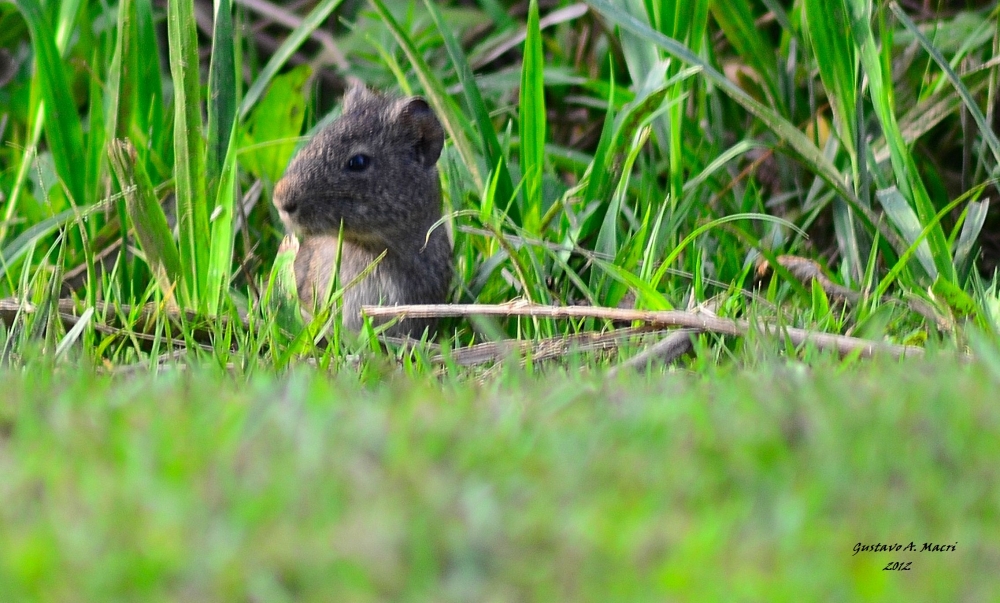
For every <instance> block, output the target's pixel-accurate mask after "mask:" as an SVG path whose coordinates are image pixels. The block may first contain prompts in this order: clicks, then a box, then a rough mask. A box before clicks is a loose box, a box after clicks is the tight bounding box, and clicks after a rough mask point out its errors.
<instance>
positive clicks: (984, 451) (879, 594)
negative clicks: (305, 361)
mask: <svg viewBox="0 0 1000 603" xmlns="http://www.w3.org/2000/svg"><path fill="white" fill-rule="evenodd" d="M996 378H997V375H996V374H995V373H994V374H992V375H991V374H990V373H989V372H988V371H987V370H986V368H985V367H983V366H979V365H958V364H955V363H954V362H952V361H950V360H946V359H938V360H935V361H930V362H910V363H907V364H905V365H899V364H896V363H884V362H879V363H874V364H861V365H858V366H855V367H852V368H848V369H846V370H844V369H843V368H841V367H837V366H836V365H835V364H831V363H828V362H820V363H818V365H816V366H813V367H808V366H806V365H803V364H789V365H785V366H782V367H777V368H758V369H751V370H748V371H732V370H723V371H719V370H712V369H709V370H706V371H704V372H702V373H700V374H694V373H687V374H685V373H673V374H667V375H660V376H651V377H649V378H639V379H637V378H635V377H634V376H629V377H628V378H626V379H621V380H616V381H606V380H604V379H602V378H601V376H600V374H599V373H593V372H590V371H584V372H583V373H581V372H580V371H579V369H570V370H566V371H555V372H554V373H552V374H550V375H549V377H548V378H547V379H546V380H545V381H541V380H538V379H535V378H532V377H530V376H528V375H525V374H523V373H519V372H517V371H513V372H508V373H507V374H506V375H505V376H504V379H503V380H502V382H497V381H494V382H493V383H491V384H488V385H483V386H479V387H470V386H469V384H468V383H467V382H466V381H464V380H454V379H445V380H444V381H436V380H428V379H414V378H411V377H406V376H405V375H403V374H402V373H401V372H400V371H399V370H398V369H394V368H391V367H382V368H381V369H379V370H376V372H375V373H369V376H368V377H366V378H365V379H364V380H363V382H360V381H359V380H358V379H357V378H356V377H352V376H350V375H349V374H342V375H340V376H336V377H330V376H327V375H323V374H318V373H317V372H316V371H314V370H311V369H307V368H305V367H301V368H300V369H297V370H293V371H291V372H290V373H289V374H288V375H287V376H285V377H282V378H278V379H276V378H273V377H269V376H258V377H249V378H247V377H245V376H235V375H234V376H231V377H224V376H220V375H218V374H217V373H214V372H212V371H208V372H206V371H204V370H195V371H191V372H186V371H179V370H174V369H171V370H166V371H164V372H163V373H162V374H160V375H158V376H152V375H141V376H135V377H126V378H117V379H110V378H106V377H95V376H93V374H91V373H89V372H87V371H83V372H80V371H57V372H55V373H53V374H48V375H46V374H40V373H39V372H32V373H30V374H28V375H18V374H14V373H10V372H8V373H6V374H4V375H2V376H0V388H2V390H3V391H4V393H5V395H4V400H5V403H4V405H3V406H2V415H0V433H2V435H0V450H2V454H0V473H2V474H3V476H4V479H3V480H2V485H0V491H2V498H3V501H4V504H3V505H2V507H0V550H2V551H3V555H0V599H2V600H4V601H32V600H38V601H42V600H44V601H79V600H87V601H97V600H100V601H116V600H133V601H134V600H143V601H158V600H179V599H184V600H189V601H219V600H262V601H329V600H349V601H378V600H434V601H470V600H474V601H510V600H528V601H663V600H677V601H742V600H767V601H802V600H828V601H899V600H908V601H959V600H967V601H969V600H975V601H986V600H992V598H994V597H995V596H996V593H995V588H994V587H995V584H996V578H995V570H996V565H997V562H998V559H1000V548H998V542H1000V523H998V522H997V517H998V515H1000V506H998V504H1000V476H998V472H997V466H996V458H997V456H998V454H1000V408H998V406H997V405H996V396H995V387H997V385H998V384H1000V382H998V381H997V380H996ZM911 541H913V542H916V543H917V548H918V550H919V549H920V548H922V546H923V543H924V542H933V543H938V544H954V543H956V542H957V543H958V544H957V550H956V551H955V552H948V553H929V552H924V553H919V552H918V553H896V554H889V553H859V554H857V555H854V547H855V545H856V544H857V543H859V542H862V543H865V544H872V543H877V542H882V543H895V542H901V543H903V544H904V545H905V544H908V543H909V542H911ZM897 560H898V561H910V562H912V566H911V567H912V570H910V571H909V572H889V571H883V569H882V568H883V567H885V566H886V564H887V563H889V562H891V561H897Z"/></svg>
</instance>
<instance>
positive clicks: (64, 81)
mask: <svg viewBox="0 0 1000 603" xmlns="http://www.w3.org/2000/svg"><path fill="white" fill-rule="evenodd" d="M16 4H17V6H18V8H20V10H21V14H22V15H23V17H24V21H25V23H26V24H27V26H28V31H29V32H30V33H31V46H32V51H33V52H34V56H35V70H36V71H35V77H37V78H38V82H39V90H40V92H41V101H42V103H43V106H44V111H43V115H44V117H43V119H44V120H45V122H44V129H45V138H46V140H47V141H48V146H49V149H50V150H51V153H52V161H53V163H54V164H55V168H56V172H57V173H58V174H59V178H60V180H62V183H63V185H64V186H65V187H66V191H67V193H68V195H69V196H70V197H71V198H72V199H73V200H74V202H75V203H76V204H82V203H86V202H87V199H86V198H85V195H84V187H85V173H84V171H85V169H86V166H85V162H84V161H81V159H82V158H83V157H85V151H84V146H83V126H82V124H81V123H80V114H79V113H78V112H77V110H76V106H75V104H74V103H73V94H72V93H71V91H70V88H69V78H68V77H67V73H66V65H67V64H66V62H65V61H63V60H62V55H61V53H60V51H59V48H58V47H57V45H56V39H55V37H54V34H53V32H52V28H51V27H50V26H49V22H48V20H47V19H46V17H45V13H44V10H43V9H42V6H41V4H39V2H38V0H17V2H16ZM69 4H70V5H72V4H73V3H69ZM67 15H68V13H67ZM67 18H75V13H73V14H72V15H68V16H67ZM63 23H65V21H63ZM60 27H62V28H63V30H64V31H66V32H68V31H69V26H68V25H63V24H62V23H61V24H60ZM64 35H67V36H68V33H65V34H64Z"/></svg>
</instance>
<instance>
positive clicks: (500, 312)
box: [362, 301, 924, 358]
mask: <svg viewBox="0 0 1000 603" xmlns="http://www.w3.org/2000/svg"><path fill="white" fill-rule="evenodd" d="M362 311H363V312H364V313H365V314H366V315H368V316H370V317H372V318H391V317H396V316H399V317H402V318H443V317H467V316H530V317H539V318H554V319H565V318H596V319H604V320H615V321H628V322H632V321H636V322H643V323H647V324H649V325H651V326H654V327H687V328H691V329H700V330H703V331H708V332H711V333H718V334H720V335H729V336H734V337H739V336H743V335H746V334H748V333H750V332H755V331H756V332H761V333H762V334H766V335H773V336H776V337H786V338H788V340H789V341H791V342H792V343H793V344H794V345H797V346H798V345H803V344H807V343H808V344H810V345H814V346H816V347H817V348H820V349H824V350H833V351H836V352H837V353H838V354H840V355H847V354H853V353H857V354H859V355H860V356H861V357H863V358H870V357H872V356H876V355H878V354H887V355H889V356H892V357H894V358H901V357H904V356H911V357H913V356H921V355H923V353H924V350H923V348H918V347H915V346H906V345H895V344H890V343H884V342H879V341H870V340H867V339H860V338H857V337H848V336H846V335H835V334H831V333H821V332H818V331H810V330H808V329H799V328H795V327H786V326H782V325H776V324H770V323H764V322H757V321H754V322H750V321H747V320H734V319H729V318H719V317H717V316H711V315H709V314H705V313H703V312H685V311H682V310H665V311H647V310H629V309H623V308H600V307H593V306H545V305H540V304H532V303H528V302H523V301H515V302H509V303H506V304H496V305H486V304H431V305H409V306H387V307H383V306H363V307H362Z"/></svg>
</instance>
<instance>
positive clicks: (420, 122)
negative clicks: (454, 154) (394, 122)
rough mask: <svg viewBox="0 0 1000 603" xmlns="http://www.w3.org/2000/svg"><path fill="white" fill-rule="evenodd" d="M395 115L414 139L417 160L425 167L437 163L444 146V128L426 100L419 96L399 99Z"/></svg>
mask: <svg viewBox="0 0 1000 603" xmlns="http://www.w3.org/2000/svg"><path fill="white" fill-rule="evenodd" d="M396 115H397V118H398V120H399V123H400V124H402V125H403V126H404V127H405V128H406V129H407V130H408V131H409V132H412V134H413V136H414V138H415V139H416V140H415V141H414V151H415V152H416V155H417V161H419V162H420V163H421V164H423V165H424V166H426V167H431V166H432V165H434V164H435V163H437V160H438V157H440V156H441V148H442V147H443V146H444V129H442V128H441V122H439V121H438V118H437V116H436V115H434V111H432V110H431V107H430V105H428V104H427V101H426V100H424V99H423V98H420V97H419V96H411V97H410V98H404V99H400V100H399V102H398V104H397V111H396Z"/></svg>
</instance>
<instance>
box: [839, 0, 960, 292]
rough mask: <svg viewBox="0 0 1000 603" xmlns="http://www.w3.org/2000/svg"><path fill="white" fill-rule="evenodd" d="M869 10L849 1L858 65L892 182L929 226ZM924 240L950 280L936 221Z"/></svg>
mask: <svg viewBox="0 0 1000 603" xmlns="http://www.w3.org/2000/svg"><path fill="white" fill-rule="evenodd" d="M870 10H871V6H870V5H868V4H867V3H866V2H864V0H850V4H849V12H850V18H851V31H852V34H853V36H854V41H855V44H856V45H857V47H858V51H859V56H860V59H861V66H862V68H863V69H864V72H865V74H866V75H867V76H868V89H869V92H870V96H871V99H872V106H873V108H874V110H875V115H876V116H877V117H878V120H879V123H880V125H881V126H882V134H883V136H884V137H885V140H886V144H887V145H888V147H889V159H890V161H891V163H892V168H893V172H894V173H895V176H896V185H897V186H898V187H899V191H900V193H901V194H902V195H903V197H904V198H906V199H907V200H908V201H909V202H910V203H911V204H912V207H913V208H914V210H915V211H916V214H917V218H918V219H919V221H920V223H921V224H923V225H929V224H932V223H933V222H932V221H933V220H934V215H935V210H934V204H933V203H932V202H931V199H930V195H928V193H927V189H926V187H925V186H924V182H923V180H922V179H921V177H920V171H919V170H917V166H916V164H915V163H914V161H913V157H912V155H911V154H910V150H909V148H908V147H907V145H906V141H905V140H904V139H903V137H902V132H901V131H900V129H899V123H898V121H897V119H896V113H895V106H894V105H895V103H894V92H893V88H892V86H893V84H892V74H891V72H890V68H889V65H888V64H887V61H886V60H883V58H882V56H881V55H880V54H879V51H878V49H877V47H876V45H875V36H874V33H873V32H872V28H871V24H870V22H869V21H870V16H869V14H868V13H869V11H870ZM904 237H905V235H904ZM927 243H928V245H929V247H930V252H931V256H932V258H933V260H934V266H935V267H936V270H935V272H936V273H938V274H940V275H941V276H942V277H943V278H945V279H947V280H952V281H953V280H954V279H955V267H954V265H953V264H952V262H951V253H950V250H949V248H948V241H947V239H946V237H945V234H944V229H942V228H941V226H940V224H938V225H937V226H935V227H933V228H932V229H931V231H930V232H929V235H928V237H927Z"/></svg>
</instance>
